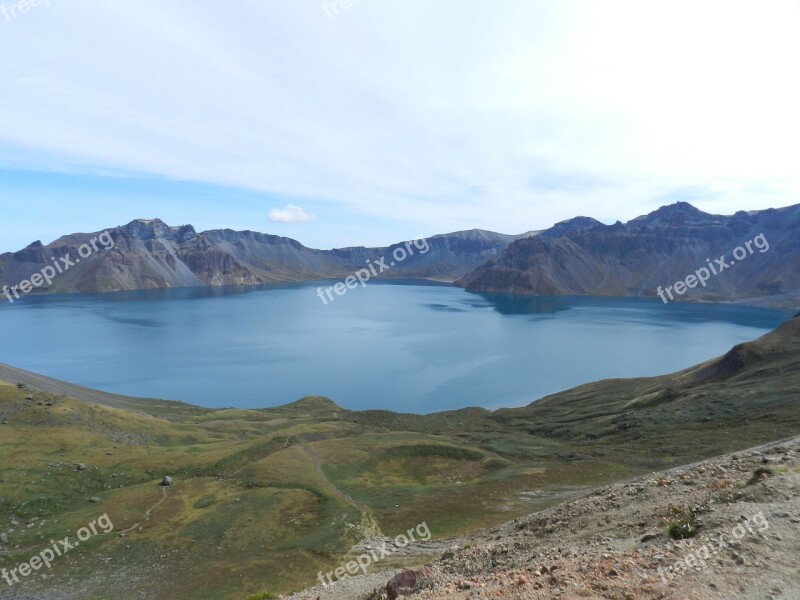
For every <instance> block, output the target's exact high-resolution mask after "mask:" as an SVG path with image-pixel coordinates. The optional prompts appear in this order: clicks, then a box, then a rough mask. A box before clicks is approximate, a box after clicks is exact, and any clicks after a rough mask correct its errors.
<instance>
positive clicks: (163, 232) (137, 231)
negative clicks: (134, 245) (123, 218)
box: [119, 219, 197, 242]
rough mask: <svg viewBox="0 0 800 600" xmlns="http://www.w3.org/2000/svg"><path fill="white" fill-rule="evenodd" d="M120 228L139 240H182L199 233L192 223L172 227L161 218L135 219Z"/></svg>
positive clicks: (124, 232)
mask: <svg viewBox="0 0 800 600" xmlns="http://www.w3.org/2000/svg"><path fill="white" fill-rule="evenodd" d="M119 230H120V231H121V232H122V233H123V234H125V235H128V236H130V237H132V238H135V239H138V240H152V239H158V238H162V239H163V238H166V239H172V240H175V241H179V242H180V241H184V240H186V239H189V238H192V237H195V236H196V235H197V232H196V231H195V229H194V227H192V226H191V225H181V226H180V227H170V226H169V225H167V224H166V223H164V221H162V220H161V219H134V220H133V221H131V222H130V223H128V224H127V225H123V226H122V227H120V228H119Z"/></svg>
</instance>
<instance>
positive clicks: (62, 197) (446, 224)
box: [0, 0, 800, 252]
mask: <svg viewBox="0 0 800 600" xmlns="http://www.w3.org/2000/svg"><path fill="white" fill-rule="evenodd" d="M34 3H35V4H36V6H34V5H33V4H34ZM24 9H27V10H24ZM799 23H800V2H797V1H796V0H795V1H782V0H769V1H767V2H758V3H757V2H750V1H748V2H741V1H737V0H726V1H724V2H717V1H707V0H692V1H683V0H671V1H670V2H658V3H657V2H643V1H641V0H631V1H627V0H626V1H622V0H604V1H603V2H595V1H590V0H586V1H576V0H559V1H558V2H552V1H549V0H518V1H517V0H496V1H493V2H486V1H477V0H402V1H401V0H281V1H277V0H230V1H228V2H218V1H214V2H210V1H208V0H191V1H189V0H171V1H170V2H163V1H156V0H136V1H135V2H134V1H130V0H115V1H114V2H105V1H104V2H101V1H100V0H38V1H37V0H25V2H19V1H17V2H13V1H11V0H0V252H3V251H11V250H18V249H20V248H22V247H24V246H26V245H28V244H29V243H31V242H32V241H34V240H42V241H43V242H45V243H48V242H50V241H52V240H54V239H56V238H57V237H59V236H60V235H62V234H65V233H72V232H77V231H100V230H102V229H105V228H108V227H113V226H116V225H120V224H124V223H127V222H129V221H131V220H133V219H135V218H155V217H159V218H161V219H163V220H164V221H166V222H167V223H169V224H171V225H182V224H187V223H189V224H192V225H194V226H195V227H196V228H197V229H198V230H205V229H215V228H224V227H230V228H233V229H250V230H256V231H264V232H268V233H274V234H278V235H286V236H289V237H293V238H295V239H298V240H299V241H301V242H302V243H304V244H305V245H307V246H311V247H315V248H331V247H341V246H353V245H370V246H381V245H386V244H388V243H391V242H395V241H400V240H404V239H413V238H417V237H421V236H428V235H432V234H435V233H444V232H450V231H458V230H463V229H471V228H475V227H478V228H483V229H490V230H494V231H500V232H503V233H521V232H524V231H529V230H536V229H542V228H545V227H549V226H551V225H553V224H554V223H556V222H558V221H561V220H564V219H568V218H571V217H574V216H578V215H585V216H591V217H594V218H597V219H599V220H601V221H603V222H606V223H613V222H615V221H616V220H622V221H627V220H629V219H631V218H634V217H636V216H638V215H641V214H645V213H647V212H650V211H652V210H655V209H656V208H658V207H659V206H662V205H665V204H670V203H673V202H676V201H687V202H691V203H692V204H694V205H695V206H697V207H698V208H700V209H702V210H705V211H707V212H712V213H720V214H732V213H733V212H736V211H737V210H756V209H764V208H769V207H780V206H787V205H790V204H796V203H799V202H800V169H798V168H797V158H798V156H800V150H798V140H800V116H798V115H800V111H799V110H798V108H797V107H798V106H800V78H798V77H797V58H798V57H799V56H800V36H798V35H797V28H798V24H799Z"/></svg>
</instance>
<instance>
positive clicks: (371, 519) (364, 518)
mask: <svg viewBox="0 0 800 600" xmlns="http://www.w3.org/2000/svg"><path fill="white" fill-rule="evenodd" d="M301 447H302V449H303V451H304V452H305V453H306V454H307V455H308V456H309V457H310V458H311V460H312V461H314V468H316V470H317V474H318V475H319V477H320V479H321V480H322V482H323V483H324V484H325V486H326V487H327V488H328V489H329V490H330V492H331V493H332V494H333V495H334V496H336V497H337V498H339V499H341V500H344V501H345V502H346V503H347V504H349V505H350V506H352V507H354V508H355V509H356V510H358V511H359V512H360V513H361V530H362V532H363V534H364V536H365V537H366V538H368V539H371V538H383V537H384V535H383V532H381V528H380V525H378V521H377V519H376V518H375V513H373V512H372V509H371V508H370V507H369V506H366V505H364V504H361V503H360V502H356V501H355V500H353V499H352V498H351V497H350V496H348V495H347V494H345V493H344V492H343V491H342V490H340V489H339V488H338V487H336V485H335V484H334V483H333V482H332V481H331V480H330V479H328V476H327V475H325V472H324V471H323V470H322V460H321V459H320V457H319V454H317V451H316V450H314V448H312V447H311V446H309V445H308V444H304V445H303V446H301Z"/></svg>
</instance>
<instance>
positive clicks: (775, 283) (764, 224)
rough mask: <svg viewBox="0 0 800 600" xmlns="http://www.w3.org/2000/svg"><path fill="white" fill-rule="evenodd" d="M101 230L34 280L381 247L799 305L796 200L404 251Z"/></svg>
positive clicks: (250, 268)
mask: <svg viewBox="0 0 800 600" xmlns="http://www.w3.org/2000/svg"><path fill="white" fill-rule="evenodd" d="M107 231H108V232H109V234H110V235H111V238H112V239H113V241H114V247H113V248H111V249H109V250H100V251H98V252H93V253H92V254H91V255H89V256H87V257H86V258H84V259H82V261H81V262H80V264H75V265H74V266H73V267H72V268H70V269H69V270H66V271H65V272H64V273H61V274H59V275H58V277H55V278H54V279H53V284H52V285H51V286H39V287H38V288H37V289H36V290H35V292H38V293H47V292H50V293H53V292H59V293H70V292H109V291H119V290H136V289H155V288H174V287H195V286H216V285H258V284H265V283H280V282H298V281H312V280H325V279H340V278H344V277H347V276H348V275H351V274H352V273H353V272H355V271H356V270H358V269H362V268H365V267H366V266H367V265H368V263H370V262H372V263H373V264H374V263H375V261H376V260H378V259H381V258H386V259H387V260H386V263H387V265H388V264H389V263H390V262H394V263H395V264H394V265H393V266H391V268H388V269H387V270H386V271H385V272H383V273H381V275H380V276H381V277H394V278H421V279H430V280H435V281H443V282H456V284H457V285H459V286H462V287H464V288H465V289H467V290H468V291H471V292H502V293H514V294H541V295H598V296H639V297H650V298H658V297H662V298H663V299H670V298H669V296H672V298H674V299H676V300H698V301H712V302H713V301H747V302H748V303H755V304H765V305H771V306H791V307H800V205H795V206H791V207H787V208H782V209H769V210H763V211H752V212H744V211H742V212H738V213H736V214H734V215H732V216H721V215H711V214H708V213H704V212H702V211H700V210H698V209H696V208H695V207H693V206H691V205H690V204H687V203H685V202H679V203H677V204H673V205H670V206H665V207H662V208H660V209H658V210H656V211H654V212H652V213H650V214H648V215H645V216H642V217H639V218H636V219H633V220H632V221H629V222H628V223H625V224H623V223H621V222H617V223H615V224H614V225H604V224H603V223H600V222H599V221H597V220H595V219H592V218H589V217H576V218H574V219H570V220H567V221H563V222H561V223H558V224H556V225H555V226H553V227H551V228H550V229H546V230H543V231H536V232H528V233H524V234H520V235H505V234H501V233H495V232H491V231H485V230H480V229H473V230H471V231H461V232H456V233H449V234H443V235H436V236H433V237H430V238H428V239H427V241H426V243H425V245H424V247H422V248H416V247H415V248H413V250H414V252H413V254H411V253H409V256H408V257H407V258H404V259H403V260H401V261H394V260H391V257H392V254H393V253H394V252H395V250H397V251H398V252H400V254H401V255H402V251H401V250H398V249H403V248H407V246H406V244H405V243H403V242H401V243H398V244H393V245H391V246H388V247H382V248H366V247H353V248H340V249H334V250H315V249H312V248H307V247H306V246H303V245H302V244H301V243H300V242H298V241H296V240H293V239H290V238H286V237H280V236H275V235H269V234H264V233H257V232H253V231H233V230H230V229H220V230H211V231H205V232H200V233H198V232H197V231H195V229H194V228H193V227H192V226H191V225H184V226H180V227H170V226H169V225H167V224H166V223H164V222H163V221H161V220H159V219H153V220H145V219H137V220H135V221H132V222H131V223H128V224H127V225H124V226H119V227H115V228H113V229H108V230H107ZM97 235H98V234H97V233H75V234H71V235H67V236H63V237H61V238H59V239H58V240H56V241H54V242H52V243H51V244H48V245H47V246H45V245H43V244H42V243H41V242H34V243H33V244H31V245H30V246H28V247H27V248H24V249H23V250H20V251H19V252H13V253H5V254H2V255H0V285H8V286H12V285H16V284H18V283H19V282H20V281H23V280H27V279H29V278H30V277H31V275H32V274H34V273H37V272H40V271H41V270H42V269H43V268H45V267H46V266H47V265H50V264H52V262H53V260H54V259H55V260H59V259H62V258H63V257H66V256H67V255H69V256H70V257H72V259H74V258H75V257H77V256H78V248H79V247H80V246H81V245H82V244H86V243H87V242H89V241H90V240H91V239H92V238H95V237H97ZM759 236H760V237H759ZM748 243H749V248H748V247H747V244H748ZM420 246H422V244H420ZM738 247H741V248H742V251H743V252H746V256H744V257H743V258H741V260H737V259H736V258H734V256H733V252H734V250H735V249H736V248H738ZM426 249H427V250H426ZM739 256H742V255H741V252H740V253H739ZM719 258H722V262H724V263H725V265H726V266H725V267H721V266H719V263H717V260H718V259H719ZM701 269H706V270H707V272H708V277H707V278H705V274H704V272H703V271H701ZM712 270H713V271H714V272H715V273H716V272H717V271H719V272H718V274H712V273H711V271H712ZM692 275H695V277H694V279H695V281H692V278H691V276H692ZM698 275H699V277H700V278H704V279H706V280H705V281H703V282H702V284H704V285H701V284H700V282H698V281H697V279H698ZM687 277H688V278H689V279H687ZM677 282H685V283H688V284H689V285H683V286H676V283H677ZM691 283H694V284H695V285H693V286H692V285H691ZM668 287H669V288H670V289H669V291H667V288H668ZM680 290H682V291H680ZM679 291H680V292H679ZM0 300H2V298H0Z"/></svg>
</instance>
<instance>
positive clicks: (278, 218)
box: [267, 204, 317, 223]
mask: <svg viewBox="0 0 800 600" xmlns="http://www.w3.org/2000/svg"><path fill="white" fill-rule="evenodd" d="M267 219H268V220H269V221H271V222H273V223H308V222H309V221H316V220H317V215H310V214H308V213H307V212H306V211H305V210H303V209H302V208H301V207H299V206H295V205H294V204H287V205H286V206H284V207H283V208H274V209H272V210H271V211H269V215H267Z"/></svg>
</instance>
